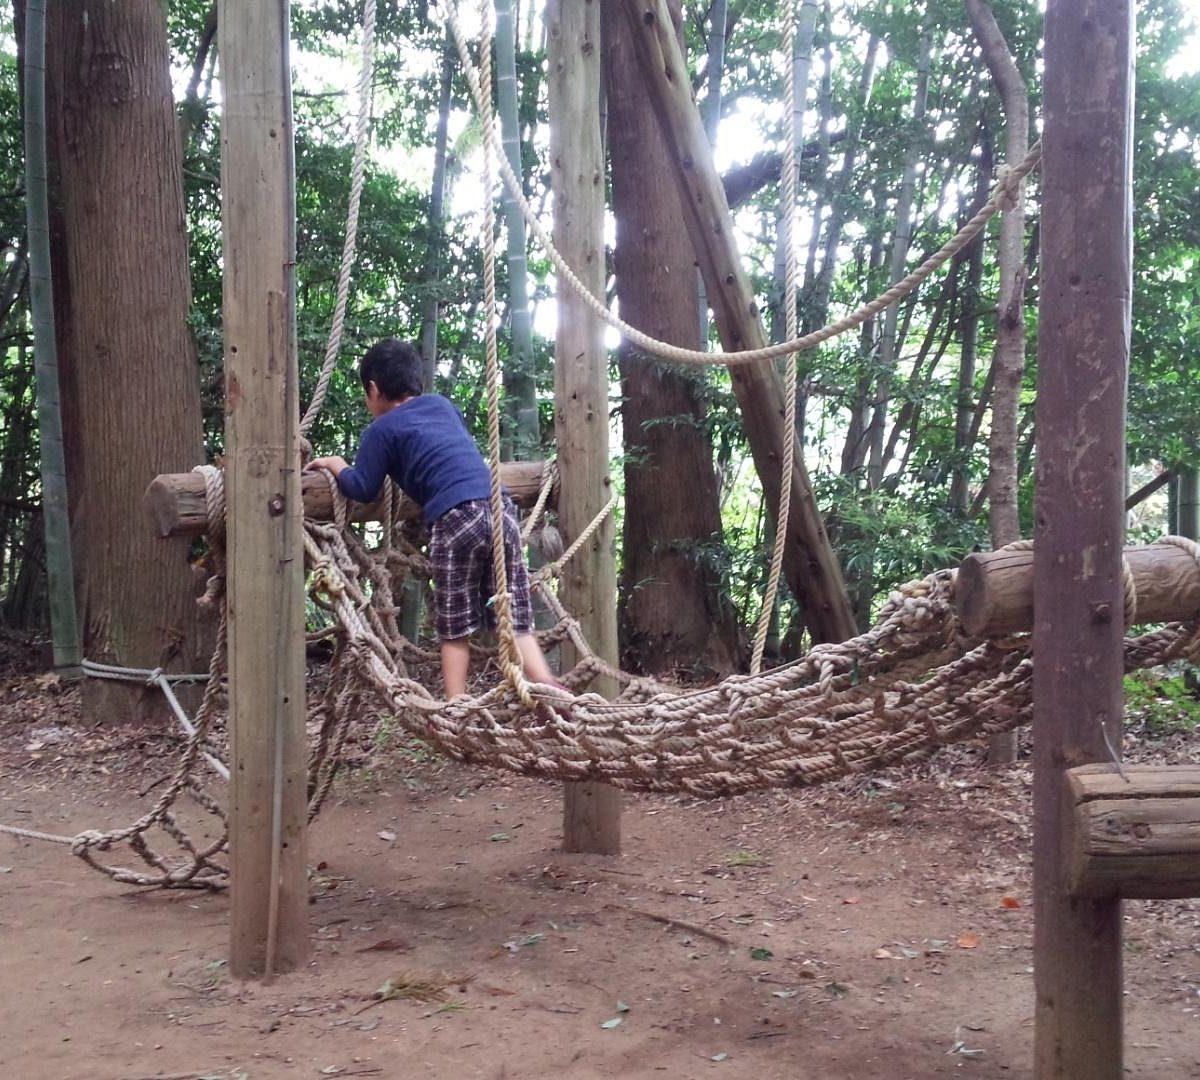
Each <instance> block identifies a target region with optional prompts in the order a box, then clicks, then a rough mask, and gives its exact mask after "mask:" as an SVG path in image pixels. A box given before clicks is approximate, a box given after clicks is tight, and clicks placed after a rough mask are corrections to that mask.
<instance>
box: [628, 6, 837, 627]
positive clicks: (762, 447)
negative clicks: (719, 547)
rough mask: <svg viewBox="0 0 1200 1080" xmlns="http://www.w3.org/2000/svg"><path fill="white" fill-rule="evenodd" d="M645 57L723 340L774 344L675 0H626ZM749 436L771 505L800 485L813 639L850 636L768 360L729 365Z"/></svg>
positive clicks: (787, 551)
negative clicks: (676, 20)
mask: <svg viewBox="0 0 1200 1080" xmlns="http://www.w3.org/2000/svg"><path fill="white" fill-rule="evenodd" d="M621 7H622V9H623V10H624V13H625V16H626V18H627V20H628V24H629V28H630V35H631V40H632V41H633V43H634V46H635V51H636V55H637V58H638V65H639V66H640V68H641V71H642V75H643V77H644V78H645V80H646V85H647V88H648V90H649V92H650V98H651V102H652V104H653V108H654V113H655V116H656V118H657V120H658V125H659V130H660V131H661V133H662V137H663V140H664V141H665V142H666V144H667V149H668V160H669V161H670V163H671V171H672V174H673V176H674V177H675V182H676V185H677V187H678V189H679V191H680V194H681V198H680V204H681V206H682V207H683V210H684V220H685V223H686V225H687V229H688V234H689V236H690V237H691V240H692V247H693V250H694V251H695V253H696V257H697V259H698V261H699V263H700V269H701V271H702V272H703V274H704V280H705V285H706V287H707V290H708V299H709V303H710V304H711V305H712V307H713V318H714V321H715V322H716V324H717V329H718V331H719V333H720V335H721V342H722V344H723V345H724V347H725V348H726V349H727V350H728V351H730V352H736V351H738V350H743V349H754V348H758V347H760V346H762V345H763V344H765V340H766V335H765V334H764V332H763V328H762V323H761V322H760V320H759V317H758V307H757V304H756V303H755V300H754V297H753V294H752V293H751V290H750V286H749V282H748V280H747V278H746V275H745V272H744V271H743V269H742V265H741V259H740V256H739V254H738V251H737V246H736V244H735V243H734V239H733V226H732V220H731V218H730V215H729V208H728V206H727V205H726V203H725V193H724V190H723V188H722V186H721V182H720V178H719V177H718V176H717V173H716V169H715V167H714V165H713V162H712V154H711V152H710V150H709V146H708V141H707V139H706V138H705V135H704V127H703V124H702V123H701V120H700V115H699V113H698V112H697V110H696V105H695V102H694V101H693V100H692V97H691V90H690V82H689V78H688V74H687V67H686V65H685V64H684V62H683V57H682V55H681V54H680V52H679V46H678V43H677V41H676V39H675V32H674V25H673V20H672V19H671V17H670V12H669V10H668V8H667V6H666V0H623V2H622V4H621ZM730 377H731V381H732V384H733V392H734V394H735V395H736V397H737V399H738V404H739V406H740V407H741V411H742V418H743V422H744V424H745V429H746V436H747V438H748V439H749V441H750V449H751V453H752V455H753V458H754V465H755V469H756V470H757V472H758V476H759V479H760V481H761V483H762V488H763V493H764V497H765V499H766V503H767V506H768V508H769V509H771V510H772V512H774V508H776V507H778V505H779V489H780V483H781V482H783V481H784V480H786V482H788V483H790V484H791V485H792V497H791V519H790V521H789V523H788V535H787V540H786V544H785V548H784V556H783V572H784V576H785V578H786V580H787V584H788V588H789V589H791V591H792V595H793V596H794V597H796V599H797V600H798V601H799V602H800V604H801V606H802V608H803V610H804V615H805V618H806V620H807V621H808V625H809V628H810V630H811V632H812V636H813V638H814V640H817V641H843V640H845V639H846V638H849V637H852V636H853V635H854V633H855V624H854V615H853V612H852V611H851V608H850V601H849V598H848V596H847V595H846V587H845V582H844V581H843V578H842V570H841V567H840V566H839V565H838V561H837V557H836V555H835V554H834V551H833V548H832V546H831V545H830V543H829V537H828V536H827V535H826V532H825V526H824V524H823V522H822V521H821V516H820V513H819V512H818V510H817V506H816V500H815V498H814V496H813V492H812V487H811V485H810V483H809V480H808V470H807V469H806V467H805V465H804V458H803V454H802V453H801V447H800V445H799V444H797V445H796V446H795V447H794V449H793V453H792V461H791V463H790V468H785V466H786V465H787V464H788V463H787V462H785V461H784V457H783V448H784V431H783V426H784V425H783V417H784V410H783V385H782V382H781V380H780V378H779V374H778V372H777V371H776V370H775V368H774V367H773V366H771V365H767V364H738V365H734V366H733V367H731V368H730Z"/></svg>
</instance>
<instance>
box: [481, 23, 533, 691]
mask: <svg viewBox="0 0 1200 1080" xmlns="http://www.w3.org/2000/svg"><path fill="white" fill-rule="evenodd" d="M479 23H480V25H479V82H480V85H481V87H482V90H483V93H482V94H480V97H479V110H480V112H479V122H480V124H481V125H482V126H483V129H484V131H489V130H491V127H492V124H493V122H494V121H493V118H492V0H479ZM493 184H494V169H493V162H492V144H491V140H490V139H486V138H485V139H484V140H483V249H484V250H483V310H484V318H485V320H486V323H485V327H484V330H485V334H484V340H485V348H486V354H487V420H488V463H489V465H490V466H491V469H490V471H491V505H492V570H493V573H494V575H495V585H496V592H495V594H494V595H493V596H492V604H493V605H494V606H495V610H496V623H497V628H498V633H499V651H500V670H501V673H502V675H503V677H504V679H505V680H506V681H507V682H509V683H510V684H511V685H512V686H513V687H514V688H516V690H517V691H518V693H521V696H522V697H524V696H525V695H526V694H527V693H528V692H527V691H525V689H524V687H525V682H524V678H523V676H522V674H521V660H520V653H519V652H518V651H517V643H516V635H515V633H514V630H513V616H512V597H511V596H510V595H509V591H508V571H507V568H506V566H505V563H504V497H503V492H502V490H501V487H500V359H499V349H498V347H497V342H496V238H495V225H496V212H495V206H494V204H493V201H492V187H493Z"/></svg>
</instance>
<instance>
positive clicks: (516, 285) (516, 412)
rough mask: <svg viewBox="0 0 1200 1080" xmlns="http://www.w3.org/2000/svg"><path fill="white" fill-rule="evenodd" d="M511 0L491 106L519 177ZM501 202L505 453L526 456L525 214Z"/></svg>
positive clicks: (529, 443)
mask: <svg viewBox="0 0 1200 1080" xmlns="http://www.w3.org/2000/svg"><path fill="white" fill-rule="evenodd" d="M514 6H515V2H514V0H496V106H497V112H498V113H499V115H500V130H501V134H502V136H503V140H504V156H505V158H506V159H507V161H508V165H509V168H511V169H512V171H513V174H514V175H515V176H516V177H517V178H518V179H520V178H521V176H522V175H523V170H522V168H521V132H520V116H519V110H518V100H519V95H518V93H517V34H516V13H515V12H514V10H513V8H514ZM500 205H501V209H502V211H503V215H504V229H505V234H506V236H507V246H506V249H505V250H506V252H507V257H508V324H509V350H508V362H507V363H506V364H505V365H504V388H505V391H506V393H507V401H506V402H505V411H506V413H507V417H506V419H507V428H508V430H507V431H506V432H505V442H506V444H507V445H506V451H507V452H506V454H505V456H506V457H509V458H515V459H517V460H528V459H529V458H531V457H532V456H533V455H534V453H535V452H536V451H537V448H538V444H539V441H540V435H541V430H540V425H539V423H538V407H537V385H536V382H535V379H534V367H533V326H532V323H531V320H530V313H529V279H528V271H527V259H526V257H525V219H524V217H522V216H521V207H520V206H519V205H518V203H517V200H516V199H515V198H514V197H513V195H512V193H511V192H510V191H509V190H508V187H507V186H504V187H502V189H501V194H500Z"/></svg>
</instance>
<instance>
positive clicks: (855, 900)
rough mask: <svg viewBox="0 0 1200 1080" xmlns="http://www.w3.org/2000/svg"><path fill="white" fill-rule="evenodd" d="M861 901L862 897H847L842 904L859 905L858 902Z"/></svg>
mask: <svg viewBox="0 0 1200 1080" xmlns="http://www.w3.org/2000/svg"><path fill="white" fill-rule="evenodd" d="M859 899H860V897H857V896H847V897H846V898H845V899H844V900H843V901H842V903H843V904H857V903H858V901H859Z"/></svg>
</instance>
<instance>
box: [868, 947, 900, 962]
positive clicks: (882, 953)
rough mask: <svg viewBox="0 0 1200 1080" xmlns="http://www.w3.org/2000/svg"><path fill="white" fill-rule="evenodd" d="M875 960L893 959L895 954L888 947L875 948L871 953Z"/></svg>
mask: <svg viewBox="0 0 1200 1080" xmlns="http://www.w3.org/2000/svg"><path fill="white" fill-rule="evenodd" d="M871 955H872V956H873V957H875V959H876V960H895V959H896V954H895V953H894V952H892V951H891V950H890V949H876V950H875V951H874V952H873V953H872V954H871Z"/></svg>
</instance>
